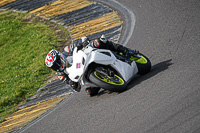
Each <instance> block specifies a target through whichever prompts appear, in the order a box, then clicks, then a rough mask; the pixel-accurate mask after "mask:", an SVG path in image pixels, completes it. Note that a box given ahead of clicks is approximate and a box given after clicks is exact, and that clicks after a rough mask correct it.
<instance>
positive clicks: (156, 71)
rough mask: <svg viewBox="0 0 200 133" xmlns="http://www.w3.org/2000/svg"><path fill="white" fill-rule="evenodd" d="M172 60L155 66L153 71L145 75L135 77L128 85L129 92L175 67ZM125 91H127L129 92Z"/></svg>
mask: <svg viewBox="0 0 200 133" xmlns="http://www.w3.org/2000/svg"><path fill="white" fill-rule="evenodd" d="M171 61H172V59H169V60H166V61H163V62H160V63H158V64H155V65H153V66H152V68H151V71H150V72H149V73H147V74H145V75H137V76H136V77H134V78H133V79H132V80H131V82H130V83H129V84H128V87H127V90H129V89H131V88H133V87H134V86H136V85H138V84H141V82H143V81H145V80H147V79H149V78H152V77H154V76H155V75H157V74H159V73H160V72H163V71H165V70H167V69H168V68H169V66H171V65H173V63H171ZM127 90H125V91H127Z"/></svg>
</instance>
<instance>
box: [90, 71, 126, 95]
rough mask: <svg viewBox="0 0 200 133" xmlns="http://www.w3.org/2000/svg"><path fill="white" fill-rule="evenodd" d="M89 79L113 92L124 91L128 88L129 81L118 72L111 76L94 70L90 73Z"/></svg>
mask: <svg viewBox="0 0 200 133" xmlns="http://www.w3.org/2000/svg"><path fill="white" fill-rule="evenodd" d="M89 80H90V81H91V82H92V83H94V84H95V85H97V86H98V87H101V88H103V89H106V90H109V91H113V92H122V91H125V90H126V88H127V82H126V81H124V79H122V78H121V77H120V76H118V75H116V74H114V75H113V76H112V77H110V76H105V74H102V73H100V72H98V71H96V70H94V71H92V72H91V73H90V75H89Z"/></svg>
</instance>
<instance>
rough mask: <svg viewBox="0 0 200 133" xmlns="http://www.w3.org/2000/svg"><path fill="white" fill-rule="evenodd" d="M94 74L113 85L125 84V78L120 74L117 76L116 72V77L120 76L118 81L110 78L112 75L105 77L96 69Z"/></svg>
mask: <svg viewBox="0 0 200 133" xmlns="http://www.w3.org/2000/svg"><path fill="white" fill-rule="evenodd" d="M94 75H95V76H96V77H97V78H98V79H100V80H102V81H104V82H106V83H109V84H113V85H123V84H124V80H123V79H122V78H120V77H119V76H117V75H116V74H115V75H114V77H115V78H118V81H115V82H114V81H111V80H109V79H111V78H112V77H109V76H107V79H105V78H103V77H102V76H101V74H100V73H99V72H97V71H94Z"/></svg>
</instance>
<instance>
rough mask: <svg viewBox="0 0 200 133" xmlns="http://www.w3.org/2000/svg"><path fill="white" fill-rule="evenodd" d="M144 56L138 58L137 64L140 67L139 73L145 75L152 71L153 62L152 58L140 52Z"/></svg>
mask: <svg viewBox="0 0 200 133" xmlns="http://www.w3.org/2000/svg"><path fill="white" fill-rule="evenodd" d="M140 55H141V56H142V58H141V59H139V60H136V61H135V62H136V65H137V67H138V74H139V75H144V74H147V73H148V72H150V71H151V62H150V60H149V59H148V58H147V57H146V56H145V55H143V54H140Z"/></svg>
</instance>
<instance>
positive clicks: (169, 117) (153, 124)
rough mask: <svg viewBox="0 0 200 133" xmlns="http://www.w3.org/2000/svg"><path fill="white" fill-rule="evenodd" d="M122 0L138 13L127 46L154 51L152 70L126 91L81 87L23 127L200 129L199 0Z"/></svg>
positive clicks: (55, 131)
mask: <svg viewBox="0 0 200 133" xmlns="http://www.w3.org/2000/svg"><path fill="white" fill-rule="evenodd" d="M118 1H119V2H120V3H122V4H123V5H124V6H125V7H127V8H129V9H130V10H131V11H133V13H134V14H135V16H136V25H135V30H134V32H133V35H132V37H131V39H130V40H129V42H128V43H127V46H128V47H129V48H132V49H137V50H140V51H141V52H142V53H144V54H145V55H147V56H148V57H150V60H151V61H152V65H153V68H152V71H151V72H150V73H149V74H147V75H145V76H142V77H137V78H135V79H134V80H133V81H132V82H131V83H130V84H129V89H128V90H127V91H125V92H123V93H121V94H116V93H111V94H109V93H108V92H104V91H102V92H101V93H100V95H99V96H96V97H89V96H87V95H86V94H85V92H84V91H82V92H80V93H78V94H76V95H74V96H72V97H71V98H70V99H68V101H67V102H64V103H63V104H62V105H61V106H59V107H58V108H57V109H56V110H55V111H53V112H51V113H50V114H49V115H47V116H46V117H44V118H43V119H40V120H39V121H37V123H34V124H32V125H30V126H29V127H28V128H26V129H25V130H24V132H27V133H36V132H37V133H39V132H42V133H44V132H46V133H47V132H48V133H50V132H51V133H61V132H67V133H78V132H82V133H94V132H95V133H102V132H109V133H110V132H113V133H122V132H123V133H125V132H129V133H133V132H134V133H144V132H148V133H165V132H172V133H185V132H189V133H192V132H196V133H199V132H200V102H199V101H200V89H199V88H200V87H199V86H200V74H199V73H200V67H199V66H200V59H199V55H200V44H199V43H200V28H199V27H200V15H199V12H200V1H199V0H189V1H188V0H176V1H172V0H171V1H166V0H160V1H158V0H148V1H146V0H137V1H136V0H134V1H133V0H118Z"/></svg>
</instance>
